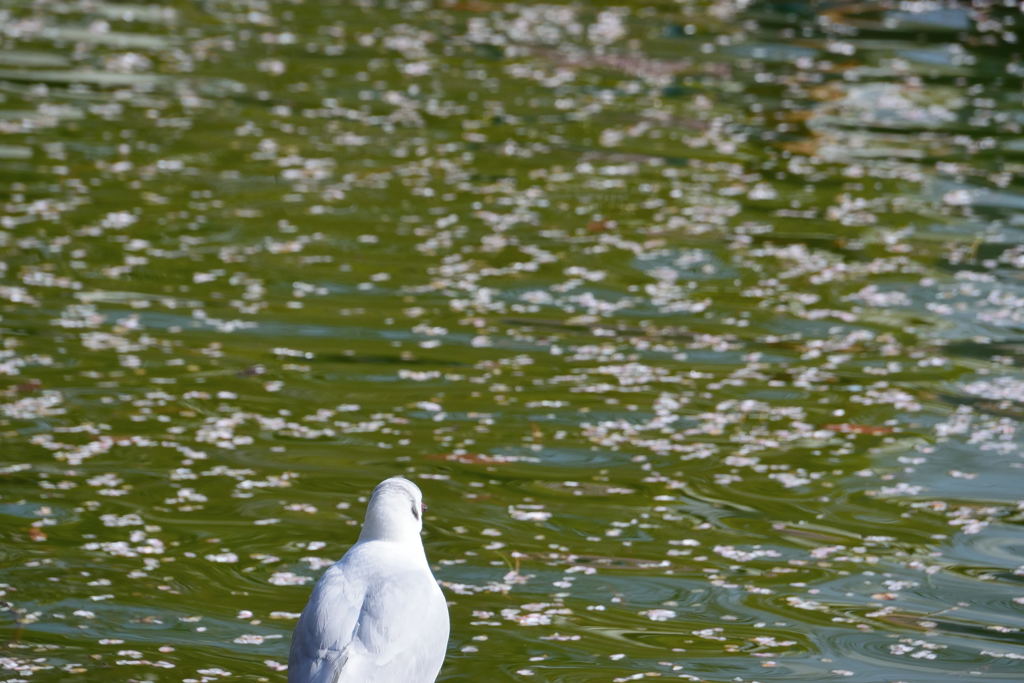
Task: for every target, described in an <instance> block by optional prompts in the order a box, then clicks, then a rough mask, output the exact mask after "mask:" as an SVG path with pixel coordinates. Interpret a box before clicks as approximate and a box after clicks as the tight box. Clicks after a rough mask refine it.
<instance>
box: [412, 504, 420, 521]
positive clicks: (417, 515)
mask: <svg viewBox="0 0 1024 683" xmlns="http://www.w3.org/2000/svg"><path fill="white" fill-rule="evenodd" d="M412 516H413V517H415V518H416V519H419V518H420V510H419V507H418V506H417V505H416V503H413V504H412Z"/></svg>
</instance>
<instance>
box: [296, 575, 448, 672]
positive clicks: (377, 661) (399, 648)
mask: <svg viewBox="0 0 1024 683" xmlns="http://www.w3.org/2000/svg"><path fill="white" fill-rule="evenodd" d="M345 565H346V563H345V562H344V560H343V561H342V562H341V563H339V564H338V565H335V566H333V567H331V568H330V569H328V570H327V572H325V574H324V576H323V577H322V578H321V579H320V581H319V582H318V583H317V586H316V588H315V589H314V590H313V594H312V596H310V599H309V604H308V605H307V606H306V609H305V610H303V612H302V617H301V618H300V619H299V623H298V625H297V626H296V628H295V634H294V635H293V636H292V647H291V653H290V655H289V658H288V680H289V683H369V682H371V681H381V682H382V683H383V682H386V683H421V682H422V683H427V682H431V681H433V680H434V679H435V678H436V677H437V672H438V671H439V670H440V668H441V664H442V663H443V661H444V655H445V649H446V646H447V642H448V628H449V624H448V607H447V604H446V603H445V600H444V596H443V595H442V594H441V590H440V588H438V586H437V583H436V582H435V581H434V578H433V576H431V574H430V572H429V570H426V569H425V568H423V569H419V568H417V569H403V570H399V571H393V572H383V573H382V572H380V571H379V570H378V571H377V572H374V577H373V578H372V579H370V580H364V577H363V576H362V574H363V572H358V571H352V569H353V568H352V567H346V566H345ZM346 570H348V571H346Z"/></svg>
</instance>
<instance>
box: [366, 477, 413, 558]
mask: <svg viewBox="0 0 1024 683" xmlns="http://www.w3.org/2000/svg"><path fill="white" fill-rule="evenodd" d="M423 510H424V507H423V494H422V493H420V489H419V487H418V486H416V484H414V483H412V482H411V481H409V480H408V479H406V478H405V477H391V478H390V479H385V480H384V481H382V482H381V483H379V484H377V486H376V488H374V489H373V493H372V494H371V495H370V504H369V505H367V506H366V519H365V520H364V521H363V530H362V532H361V533H360V534H359V540H360V541H364V540H365V541H371V540H383V541H407V540H409V539H415V540H416V542H417V543H421V541H420V531H422V529H423Z"/></svg>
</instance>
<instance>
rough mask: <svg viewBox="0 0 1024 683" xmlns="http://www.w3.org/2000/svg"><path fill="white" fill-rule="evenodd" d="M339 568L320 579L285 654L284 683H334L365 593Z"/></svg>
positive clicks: (358, 584) (339, 671)
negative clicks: (286, 663)
mask: <svg viewBox="0 0 1024 683" xmlns="http://www.w3.org/2000/svg"><path fill="white" fill-rule="evenodd" d="M351 574H352V572H346V571H345V570H344V568H343V567H342V566H341V565H340V563H339V564H336V565H334V566H332V567H330V568H329V569H328V570H327V571H326V572H324V575H323V576H322V577H320V580H319V581H318V582H317V584H316V587H315V588H314V589H313V593H312V595H310V596H309V602H308V603H307V604H306V608H305V609H304V610H302V616H301V617H299V623H298V624H297V625H296V627H295V632H294V633H293V634H292V645H291V650H290V652H289V653H288V683H336V682H337V681H338V676H339V674H340V673H341V671H342V670H343V669H344V668H345V664H346V662H347V661H348V658H349V650H350V645H351V643H352V638H353V636H354V634H355V629H356V626H357V625H358V623H359V612H360V608H361V606H362V603H363V598H364V594H365V590H364V588H363V586H362V585H361V584H362V582H361V581H359V580H358V577H354V576H352V575H351Z"/></svg>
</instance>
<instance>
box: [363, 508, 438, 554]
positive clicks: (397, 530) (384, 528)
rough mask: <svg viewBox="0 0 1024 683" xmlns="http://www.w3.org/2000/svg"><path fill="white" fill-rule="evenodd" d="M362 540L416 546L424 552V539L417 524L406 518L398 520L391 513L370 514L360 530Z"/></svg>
mask: <svg viewBox="0 0 1024 683" xmlns="http://www.w3.org/2000/svg"><path fill="white" fill-rule="evenodd" d="M359 540H360V541H389V542H391V543H401V544H402V545H405V546H410V547H415V548H417V549H418V550H419V551H420V553H421V554H422V553H423V540H422V539H421V538H420V530H419V529H418V528H417V526H415V525H412V524H409V523H408V522H407V521H406V520H404V519H403V520H396V519H394V518H393V517H392V516H390V515H375V514H369V515H367V516H366V520H365V521H364V522H363V529H362V531H360V532H359Z"/></svg>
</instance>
